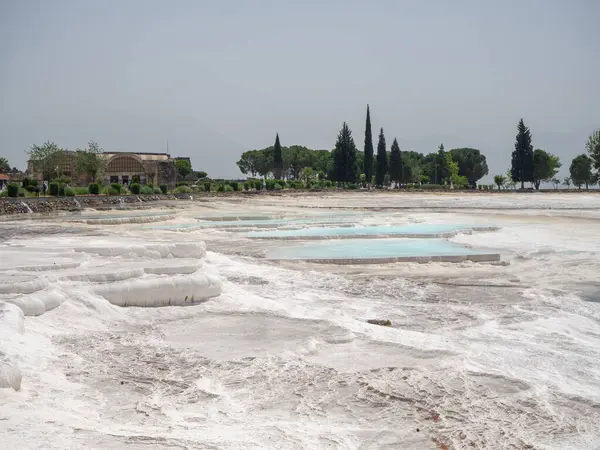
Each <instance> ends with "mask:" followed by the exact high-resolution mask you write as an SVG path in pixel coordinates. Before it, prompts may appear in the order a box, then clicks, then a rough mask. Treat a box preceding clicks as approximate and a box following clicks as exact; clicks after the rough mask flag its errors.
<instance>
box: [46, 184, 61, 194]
mask: <svg viewBox="0 0 600 450" xmlns="http://www.w3.org/2000/svg"><path fill="white" fill-rule="evenodd" d="M58 186H59V185H58V183H57V182H56V181H52V182H50V184H49V185H48V194H50V195H54V196H56V195H58Z"/></svg>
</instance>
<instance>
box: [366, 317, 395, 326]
mask: <svg viewBox="0 0 600 450" xmlns="http://www.w3.org/2000/svg"><path fill="white" fill-rule="evenodd" d="M367 323H370V324H371V325H381V326H382V327H391V326H392V322H390V321H389V320H387V319H369V320H367Z"/></svg>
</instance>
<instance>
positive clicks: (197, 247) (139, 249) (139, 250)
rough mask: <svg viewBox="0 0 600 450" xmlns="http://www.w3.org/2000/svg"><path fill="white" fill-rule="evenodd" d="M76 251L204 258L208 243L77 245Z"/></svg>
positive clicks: (119, 254)
mask: <svg viewBox="0 0 600 450" xmlns="http://www.w3.org/2000/svg"><path fill="white" fill-rule="evenodd" d="M74 250H75V251H76V252H81V253H91V254H95V255H100V256H109V257H110V256H138V257H140V258H142V257H145V258H156V259H158V258H204V256H206V244H205V243H204V242H202V241H200V242H189V243H188V242H185V243H183V242H181V243H171V244H159V243H157V244H140V245H124V246H114V245H112V246H111V245H107V246H101V247H76V248H74Z"/></svg>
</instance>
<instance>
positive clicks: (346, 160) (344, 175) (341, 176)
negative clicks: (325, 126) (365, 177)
mask: <svg viewBox="0 0 600 450" xmlns="http://www.w3.org/2000/svg"><path fill="white" fill-rule="evenodd" d="M356 153H357V150H356V145H355V144H354V138H353V137H352V131H350V128H349V127H348V124H346V122H344V125H343V126H342V129H341V130H340V132H339V133H338V138H337V142H336V143H335V149H334V151H333V178H334V181H337V182H338V183H356V182H357V181H358V180H359V175H360V174H359V167H358V159H357V155H356Z"/></svg>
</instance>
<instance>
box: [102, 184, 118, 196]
mask: <svg viewBox="0 0 600 450" xmlns="http://www.w3.org/2000/svg"><path fill="white" fill-rule="evenodd" d="M104 193H105V194H106V195H119V194H120V193H121V192H120V191H118V190H117V189H116V188H115V187H114V186H113V185H112V184H111V185H110V186H106V187H105V188H104Z"/></svg>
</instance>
